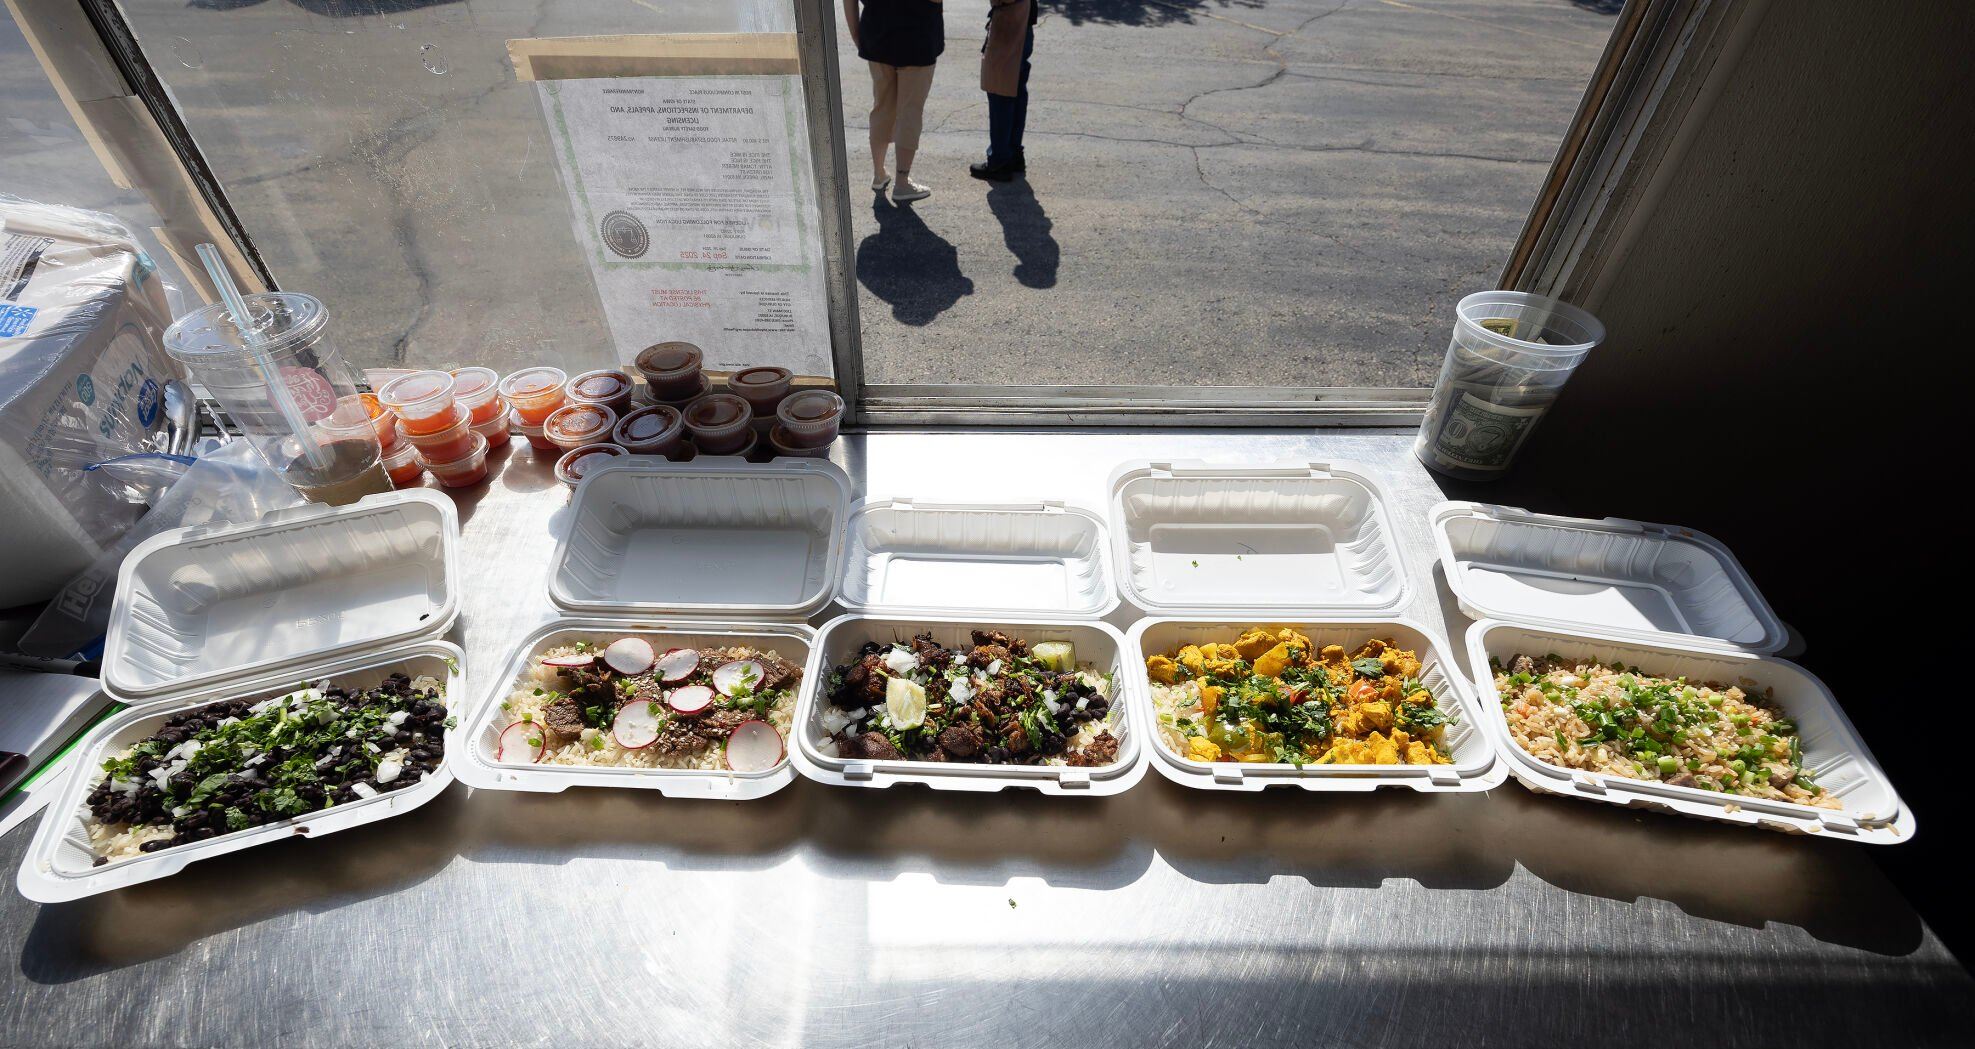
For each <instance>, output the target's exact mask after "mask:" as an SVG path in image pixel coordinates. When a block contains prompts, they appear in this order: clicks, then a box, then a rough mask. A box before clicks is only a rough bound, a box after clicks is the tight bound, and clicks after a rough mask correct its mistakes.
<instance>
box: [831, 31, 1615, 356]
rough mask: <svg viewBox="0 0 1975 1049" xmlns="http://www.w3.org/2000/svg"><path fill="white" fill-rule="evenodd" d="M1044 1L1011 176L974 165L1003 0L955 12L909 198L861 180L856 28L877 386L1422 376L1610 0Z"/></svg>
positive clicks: (1521, 207)
mask: <svg viewBox="0 0 1975 1049" xmlns="http://www.w3.org/2000/svg"><path fill="white" fill-rule="evenodd" d="M1041 5H1042V6H1041V15H1042V17H1041V21H1040V24H1039V25H1037V26H1036V28H1035V31H1034V34H1035V35H1034V54H1033V58H1032V60H1031V67H1032V72H1031V79H1030V81H1029V84H1028V90H1029V103H1028V110H1027V116H1026V126H1025V131H1024V139H1025V141H1024V153H1025V155H1026V163H1027V171H1026V173H1025V174H1023V175H1020V176H1017V177H1014V178H1012V179H1010V180H1009V181H1007V182H983V181H977V180H975V179H974V178H972V177H970V173H969V171H968V165H969V164H971V163H974V162H977V161H982V160H983V159H984V156H985V150H986V149H987V147H988V144H989V132H990V123H991V121H990V113H991V111H992V110H993V109H994V108H995V105H996V104H995V103H994V102H993V101H992V99H991V98H990V96H988V95H986V94H984V93H983V91H982V57H981V54H980V51H981V47H982V42H983V39H984V28H983V27H984V24H985V22H986V19H987V13H988V0H946V3H945V4H944V5H942V6H943V13H944V41H945V50H944V53H943V54H940V55H939V56H938V60H937V63H936V64H935V65H934V67H933V74H932V78H931V79H932V82H931V87H930V92H929V96H928V100H927V102H926V105H925V109H924V119H923V134H922V135H921V137H920V144H919V151H918V155H917V157H916V158H915V159H914V160H913V162H912V177H913V179H914V180H916V181H918V182H921V183H924V184H925V185H926V186H928V187H930V188H931V189H932V195H931V196H930V197H928V198H926V199H924V200H920V201H916V202H911V203H905V204H899V203H895V202H894V201H893V200H892V199H891V195H890V194H885V193H877V192H871V191H868V190H865V189H863V187H864V186H865V185H867V184H868V182H869V180H871V179H872V178H873V175H874V172H873V169H872V155H873V153H872V146H871V142H870V136H869V128H870V127H871V120H870V119H868V116H869V114H870V113H871V111H872V109H873V104H874V101H876V100H877V98H878V97H879V96H878V95H876V94H874V84H878V85H881V86H882V85H883V83H884V78H883V76H880V77H879V78H877V79H875V80H874V76H873V75H872V73H871V72H870V67H869V66H868V65H867V63H866V61H865V60H864V59H861V58H860V57H859V55H858V50H857V48H856V46H855V45H854V44H853V43H852V41H851V39H850V35H849V34H848V33H845V34H844V35H843V37H842V39H841V41H840V43H841V48H840V53H841V55H842V60H843V67H844V93H845V105H846V111H847V112H846V123H847V125H848V127H847V139H848V142H847V146H848V152H849V155H850V175H851V185H852V186H853V187H857V188H856V190H855V191H854V193H853V198H854V199H853V212H852V217H853V222H854V224H855V228H856V241H857V245H856V250H857V277H858V285H859V302H860V313H861V321H862V326H863V343H864V356H865V378H866V380H867V381H869V382H873V383H954V382H987V383H1004V384H1033V383H1048V384H1082V383H1099V384H1174V385H1193V384H1215V385H1234V386H1271V385H1280V386H1306V387H1424V386H1430V385H1431V384H1432V381H1433V377H1434V374H1435V371H1436V369H1437V368H1438V367H1439V362H1440V357H1441V355H1442V353H1444V351H1445V349H1446V345H1447V332H1448V330H1449V327H1450V325H1451V317H1452V312H1453V308H1454V303H1455V301H1456V300H1458V299H1459V298H1460V296H1462V295H1463V294H1466V293H1467V292H1470V291H1475V290H1479V289H1483V288H1489V287H1493V286H1494V284H1495V282H1496V280H1497V278H1498V277H1499V275H1500V273H1501V269H1502V265H1503V263H1504V260H1505V259H1506V257H1507V255H1508V252H1509V250H1510V248H1511V247H1512V245H1513V243H1514V240H1515V238H1516V235H1517V233H1518V231H1519V230H1520V229H1521V226H1522V223H1523V221H1524V219H1525V218H1526V217H1527V215H1528V213H1529V209H1530V207H1531V205H1532V204H1533V202H1534V201H1535V199H1536V196H1537V193H1538V190H1539V188H1540V186H1541V184H1542V182H1543V179H1544V177H1545V175H1546V174H1547V172H1548V169H1549V165H1550V163H1551V160H1552V159H1553V157H1554V156H1555V154H1556V151H1557V147H1558V145H1559V143H1560V142H1561V140H1562V136H1563V134H1564V132H1565V130H1566V128H1567V126H1568V124H1569V122H1570V119H1571V116H1572V114H1573V112H1574V111H1575V109H1576V106H1577V104H1578V101H1579V99H1580V97H1581V95H1582V94H1583V91H1584V88H1585V85H1586V84H1587V82H1588V80H1589V77H1590V74H1591V72H1592V69H1593V67H1594V66H1595V65H1596V63H1597V61H1598V58H1599V56H1600V54H1601V52H1602V49H1603V47H1604V45H1605V40H1606V38H1607V36H1608V35H1609V34H1610V32H1611V29H1612V26H1613V23H1614V22H1615V20H1616V19H1615V16H1616V14H1617V12H1618V9H1619V7H1620V6H1621V5H1620V3H1619V0H1406V2H1404V3H1400V2H1397V0H1342V2H1340V0H1041ZM900 6H901V0H893V2H892V3H889V4H883V5H879V7H882V8H884V9H885V10H884V11H882V12H881V11H879V10H878V8H874V7H872V6H871V5H870V4H869V3H867V4H866V5H865V7H866V15H865V17H866V18H867V19H869V18H870V17H872V15H873V14H876V15H878V17H879V18H880V20H881V21H882V20H883V18H884V16H885V14H886V13H890V12H895V11H896V10H897V9H898V8H899V7H900ZM905 6H907V8H908V9H909V5H905ZM895 18H896V16H895V15H894V19H895ZM886 39H888V40H896V34H895V33H894V34H890V35H888V36H887V37H886ZM888 46H889V47H891V48H893V49H894V50H893V52H892V54H891V55H890V57H888V58H887V61H889V62H893V63H899V64H904V63H906V62H909V61H915V60H923V59H922V58H918V59H915V58H913V57H911V56H905V57H900V56H899V54H898V52H899V51H905V50H910V49H909V48H903V47H900V46H899V45H897V44H896V43H892V44H889V45H888ZM880 73H881V74H884V71H882V70H881V71H880ZM884 75H887V76H888V75H889V74H884ZM887 97H889V96H887ZM885 112H886V111H885V110H884V108H883V107H879V115H880V117H881V118H882V117H883V116H884V114H885ZM880 126H881V127H883V126H885V124H884V122H883V121H882V119H881V121H880ZM890 126H891V127H892V128H893V129H894V130H895V131H896V130H899V127H898V123H897V121H896V119H894V120H893V121H892V122H891V125H890ZM884 137H887V138H889V137H895V136H884ZM898 166H899V165H898V161H897V160H896V158H895V157H894V158H893V159H892V160H890V161H888V162H887V163H886V164H885V166H884V171H883V173H886V174H891V175H893V176H896V174H897V171H896V168H897V167H898Z"/></svg>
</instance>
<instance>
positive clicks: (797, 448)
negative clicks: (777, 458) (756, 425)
mask: <svg viewBox="0 0 1975 1049" xmlns="http://www.w3.org/2000/svg"><path fill="white" fill-rule="evenodd" d="M768 447H770V448H773V449H774V450H775V454H776V455H788V456H794V457H796V458H799V459H828V458H829V457H830V446H829V445H827V444H817V445H809V446H804V445H800V444H794V443H791V442H790V441H789V433H788V431H787V430H784V429H782V427H781V426H780V424H777V425H776V427H775V428H774V429H772V430H769V431H768Z"/></svg>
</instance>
